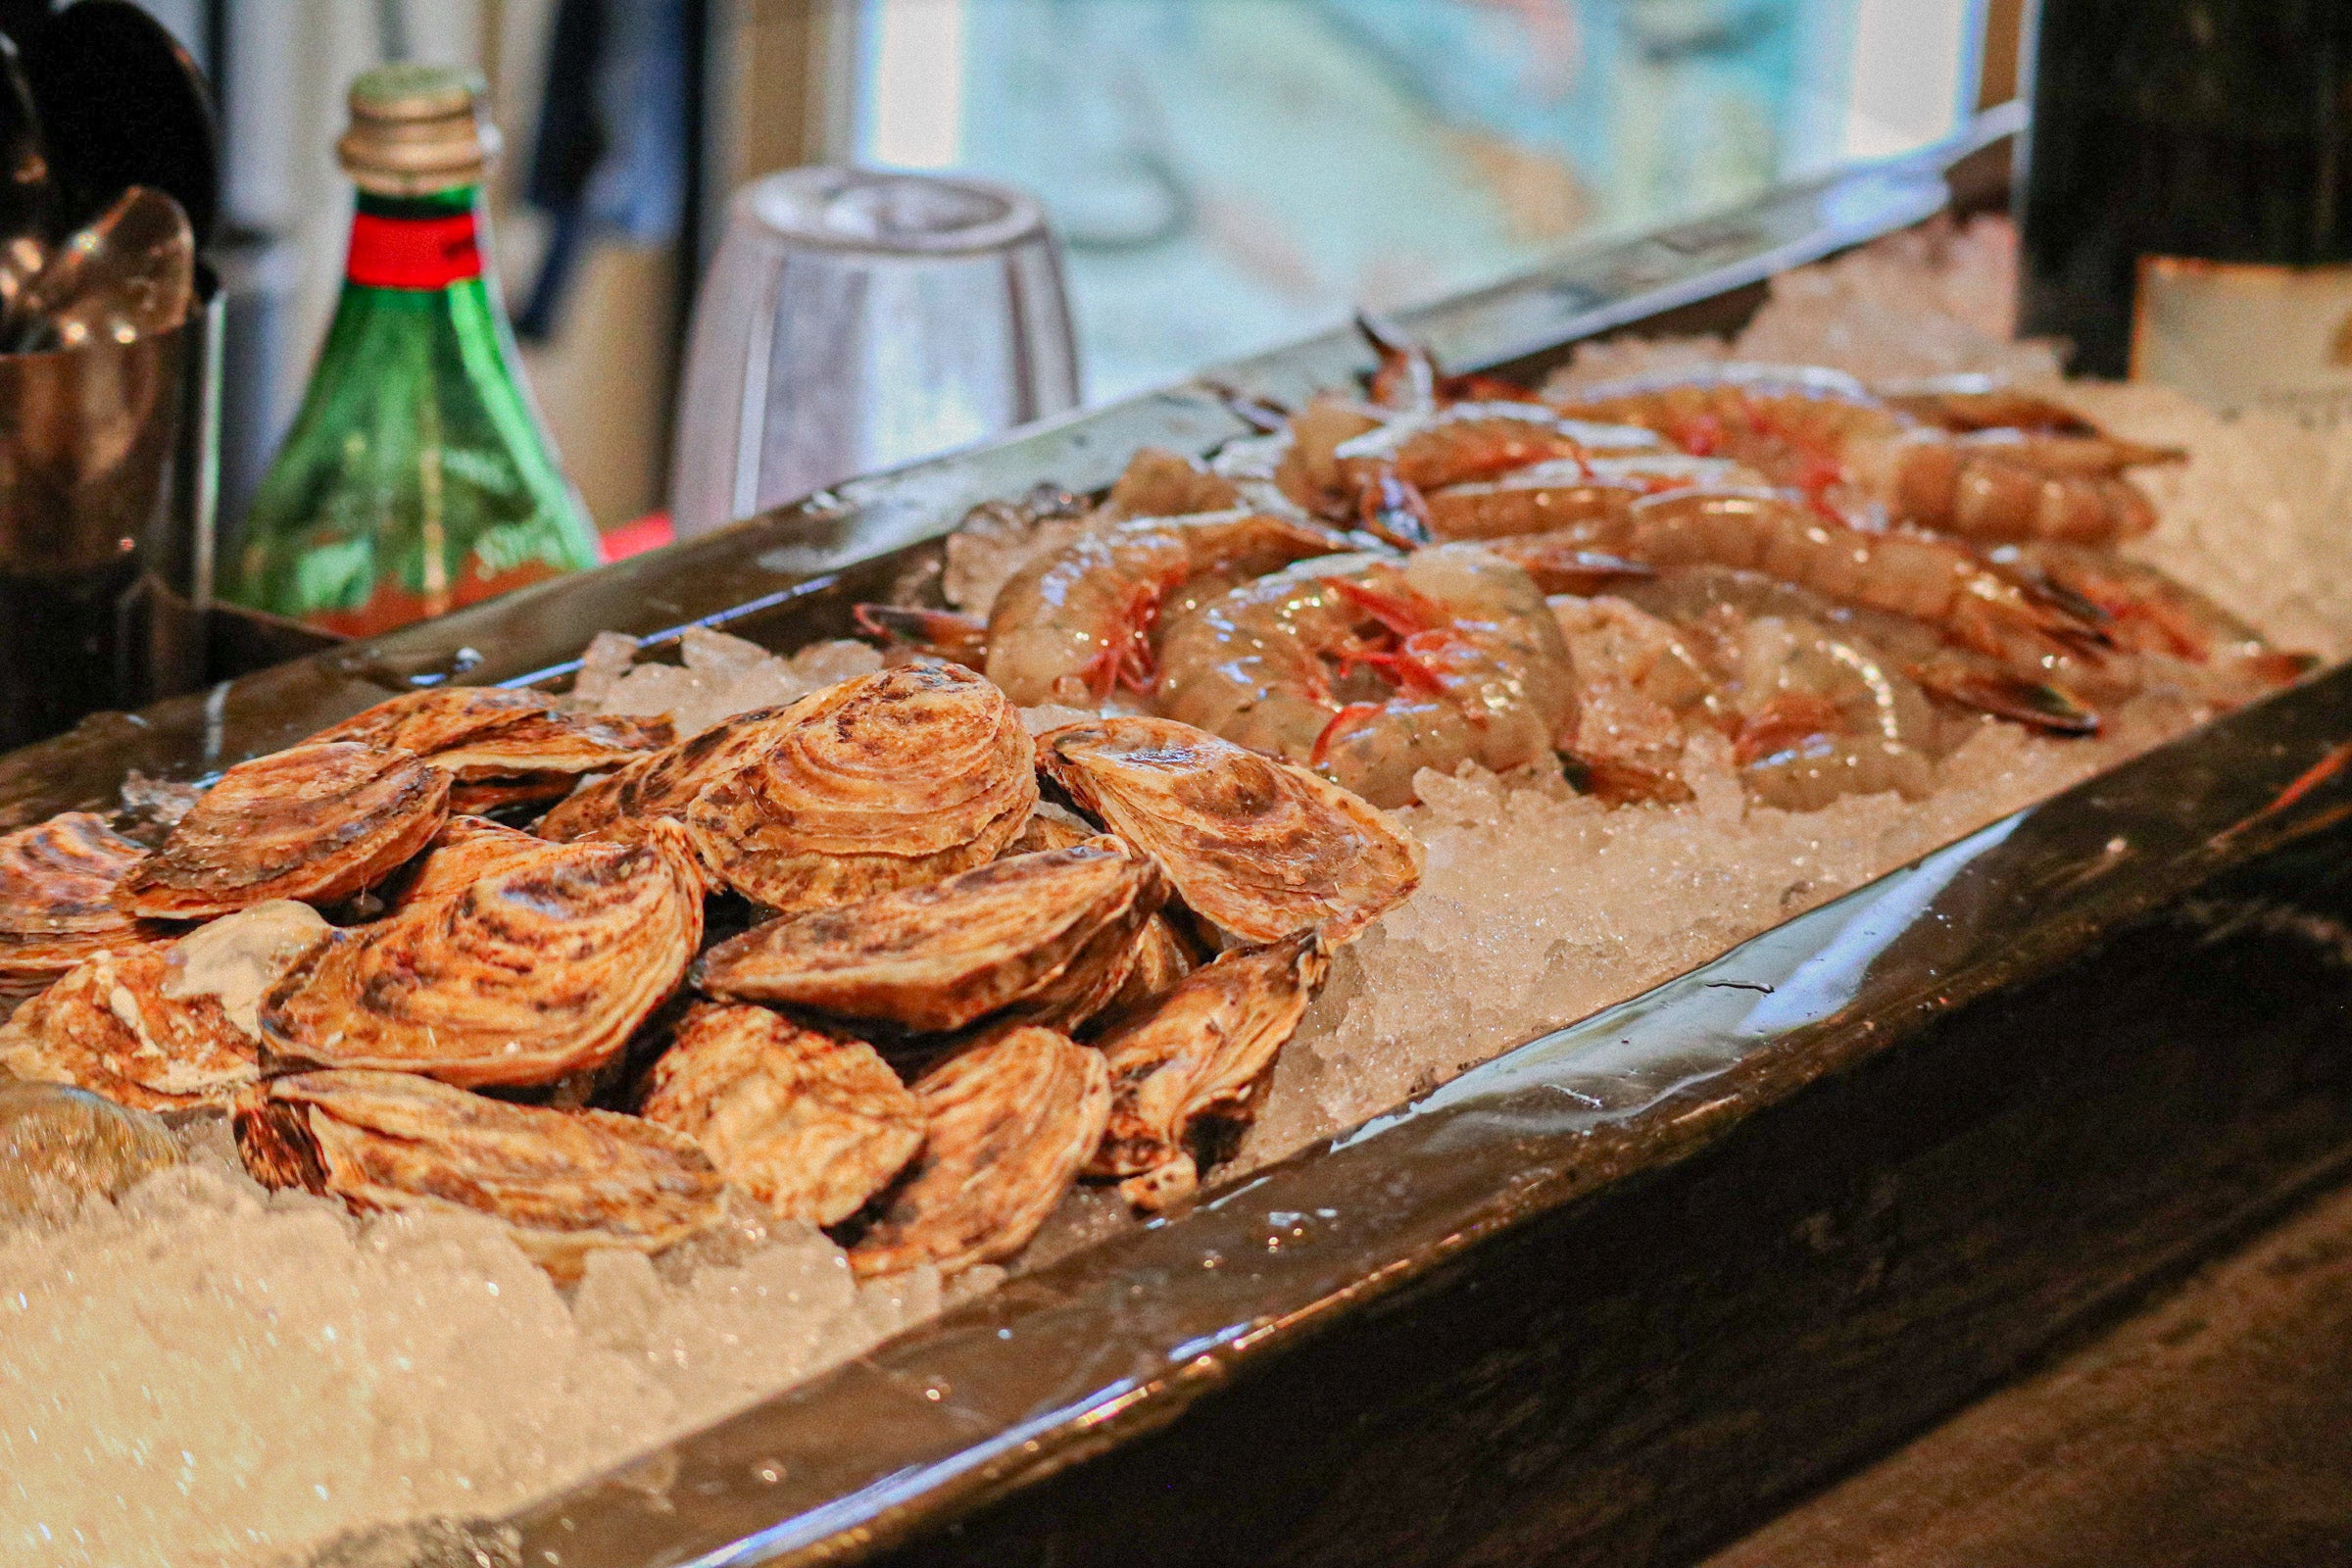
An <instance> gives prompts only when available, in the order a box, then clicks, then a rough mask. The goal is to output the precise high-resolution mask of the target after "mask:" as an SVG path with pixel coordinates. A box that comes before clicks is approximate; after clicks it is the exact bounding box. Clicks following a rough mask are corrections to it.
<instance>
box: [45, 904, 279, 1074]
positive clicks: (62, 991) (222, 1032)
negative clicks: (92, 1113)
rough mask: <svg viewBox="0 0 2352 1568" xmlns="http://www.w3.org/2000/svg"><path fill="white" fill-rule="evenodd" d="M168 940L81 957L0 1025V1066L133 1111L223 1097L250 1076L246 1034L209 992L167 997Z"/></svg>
mask: <svg viewBox="0 0 2352 1568" xmlns="http://www.w3.org/2000/svg"><path fill="white" fill-rule="evenodd" d="M172 973H173V971H172V962H171V957H170V947H169V945H167V944H164V943H146V944H142V945H139V946H135V947H127V948H124V949H123V950H122V951H120V952H113V951H110V952H106V953H101V954H98V955H97V956H93V957H90V958H87V959H84V960H83V961H82V962H81V963H80V964H79V965H78V966H77V967H75V968H74V969H73V972H71V973H70V974H68V975H66V976H65V978H63V979H61V980H59V981H58V982H57V983H56V984H55V985H53V986H51V987H50V988H49V989H48V990H46V991H44V992H42V993H41V994H40V995H39V996H37V997H35V998H33V999H32V1000H31V1001H30V1002H27V1003H25V1005H23V1006H21V1007H19V1008H18V1009H17V1012H16V1016H15V1017H13V1018H11V1019H10V1020H9V1021H8V1023H7V1024H6V1025H5V1026H0V1066H6V1067H7V1068H8V1070H9V1071H11V1072H13V1073H15V1074H16V1075H17V1076H18V1077H20V1078H29V1079H35V1080H45V1081H48V1082H51V1083H64V1084H73V1085H74V1086H76V1087H78V1088H82V1089H87V1090H89V1091H91V1092H92V1093H93V1094H100V1095H104V1096H105V1097H106V1098H107V1099H109V1100H112V1101H114V1102H116V1103H119V1104H123V1105H129V1106H132V1107H134V1108H136V1109H139V1110H174V1109H182V1108H185V1107H188V1106H191V1105H201V1104H204V1103H208V1102H216V1101H221V1100H225V1099H227V1098H228V1097H229V1096H230V1095H232V1094H234V1093H235V1092H236V1091H237V1090H238V1089H239V1088H241V1087H243V1086H244V1085H246V1084H249V1083H251V1082H252V1081H253V1080H254V1079H255V1078H256V1077H258V1076H259V1075H260V1066H259V1064H258V1061H257V1059H256V1051H255V1042H254V1040H253V1037H252V1036H250V1035H248V1034H246V1033H245V1032H244V1031H243V1030H242V1029H239V1028H238V1027H237V1026H236V1024H235V1023H234V1022H233V1021H232V1020H231V1019H230V1018H229V1016H228V1013H227V1011H226V1009H224V1008H223V1007H222V1006H221V1001H220V999H219V998H218V997H213V996H192V997H187V998H173V997H171V996H168V995H167V994H166V987H167V986H168V985H169V984H170V983H171V980H172Z"/></svg>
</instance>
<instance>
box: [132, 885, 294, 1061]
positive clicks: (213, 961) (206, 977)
mask: <svg viewBox="0 0 2352 1568" xmlns="http://www.w3.org/2000/svg"><path fill="white" fill-rule="evenodd" d="M333 929H334V928H333V927H332V926H330V925H328V924H327V923H326V921H325V920H324V919H323V918H321V917H320V915H319V911H318V910H317V909H314V908H312V907H310V906H309V905H307V904H297V903H295V902H294V901H293V900H292V899H271V900H270V902H269V903H267V904H256V905H254V906H252V907H250V908H244V909H239V910H238V911H237V912H236V913H234V914H224V915H222V916H221V918H220V919H218V920H214V921H211V922H209V923H207V924H205V925H201V926H198V927H197V928H196V929H195V930H193V931H191V932H189V933H188V934H187V935H186V936H184V937H181V938H180V939H179V940H178V941H177V942H174V943H172V946H171V947H169V948H168V949H166V950H165V952H164V963H165V966H166V968H168V969H169V970H170V971H171V972H170V973H169V974H168V975H167V976H166V977H165V979H164V996H165V997H166V998H167V999H168V1000H170V1001H172V1002H188V1001H192V1000H193V999H195V998H197V997H211V998H212V999H213V1000H214V1001H216V1002H218V1003H219V1004H220V1005H221V1011H223V1012H225V1013H227V1014H228V1021H229V1022H230V1023H233V1024H235V1025H236V1026H237V1028H238V1029H239V1030H240V1031H242V1032H243V1033H244V1034H246V1035H248V1036H250V1037H252V1039H254V1040H255V1041H256V1042H259V1041H260V1039H261V1035H262V1026H261V1023H260V1021H259V1019H258V1018H257V1017H256V1014H257V1013H258V1012H259V1011H260V1009H261V1005H262V998H263V996H264V995H265V994H267V993H268V991H269V990H270V987H271V986H273V985H275V984H277V982H278V981H279V980H280V979H282V978H284V976H285V973H286V971H287V970H288V969H291V968H293V967H294V965H295V964H296V963H297V962H299V961H300V960H301V958H302V956H303V955H304V954H306V953H309V952H310V951H311V949H313V948H315V947H317V946H318V945H319V943H320V942H322V941H324V940H325V938H326V936H327V933H328V932H330V931H332V930H333Z"/></svg>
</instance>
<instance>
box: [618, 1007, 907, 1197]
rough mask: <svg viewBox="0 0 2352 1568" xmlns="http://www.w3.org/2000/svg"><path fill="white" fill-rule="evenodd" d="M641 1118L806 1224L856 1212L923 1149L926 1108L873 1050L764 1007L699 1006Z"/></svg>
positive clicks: (682, 1028) (660, 1066)
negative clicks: (677, 1136) (673, 1133)
mask: <svg viewBox="0 0 2352 1568" xmlns="http://www.w3.org/2000/svg"><path fill="white" fill-rule="evenodd" d="M643 1114H644V1116H645V1118H646V1119H647V1120H648V1121H655V1122H659V1123H661V1124H662V1126H664V1127H672V1128H675V1129H676V1130H677V1131H679V1132H681V1133H684V1134H686V1135H687V1136H688V1137H690V1138H692V1139H694V1141H695V1142H696V1143H698V1144H700V1145H701V1146H702V1148H703V1152H705V1153H707V1154H709V1155H710V1156H711V1163H713V1164H714V1165H716V1166H717V1167H718V1169H719V1173H720V1174H721V1175H723V1176H725V1177H726V1179H727V1180H728V1181H730V1182H732V1183H733V1184H734V1185H736V1186H737V1187H740V1188H742V1189H743V1190H744V1191H745V1192H747V1193H749V1194H751V1195H752V1196H753V1197H754V1198H756V1199H758V1200H759V1201H760V1202H762V1203H765V1204H766V1205H767V1206H768V1208H769V1209H770V1210H771V1211H772V1212H773V1213H775V1214H776V1215H777V1216H778V1217H779V1218H783V1219H797V1220H805V1221H807V1222H808V1223H809V1224H811V1225H833V1224H838V1223H839V1222H841V1221H842V1220H845V1219H847V1218H849V1217H850V1216H851V1215H852V1214H855V1213H857V1212H858V1209H860V1208H862V1207H863V1206H865V1201H866V1200H867V1199H869V1198H871V1197H873V1196H874V1194H876V1193H878V1192H880V1191H881V1190H882V1189H883V1188H884V1187H885V1186H887V1185H889V1183H890V1179H891V1178H892V1177H893V1176H896V1175H897V1174H898V1173H899V1172H900V1170H902V1169H903V1168H905V1166H906V1164H907V1161H908V1160H910V1159H912V1158H913V1157H914V1153H915V1151H916V1150H918V1149H920V1148H921V1147H922V1145H923V1112H922V1106H921V1105H920V1104H919V1103H917V1102H916V1100H915V1098H914V1096H913V1095H911V1094H909V1093H907V1086H906V1085H904V1084H902V1083H901V1082H899V1075H898V1074H897V1073H896V1072H893V1071H892V1070H891V1067H890V1063H888V1062H886V1061H884V1060H883V1059H882V1057H881V1055H880V1054H878V1053H876V1052H875V1050H874V1048H873V1047H871V1046H869V1045H866V1044H865V1043H864V1042H862V1041H858V1040H837V1039H834V1038H832V1037H830V1036H827V1035H821V1034H818V1033H817V1032H816V1031H814V1030H812V1029H804V1028H802V1027H801V1026H800V1025H798V1024H796V1023H793V1022H792V1021H790V1020H789V1019H786V1018H783V1017H780V1016H778V1015H777V1014H775V1013H772V1012H770V1011H768V1010H767V1009H766V1008H765V1007H748V1006H728V1005H714V1004H710V1003H703V1004H698V1005H696V1006H695V1007H694V1008H693V1009H692V1010H690V1011H689V1012H688V1013H687V1014H686V1016H685V1018H684V1019H683V1020H682V1021H681V1022H680V1023H679V1025H678V1034H677V1041H676V1043H675V1044H673V1045H672V1046H671V1047H670V1048H669V1050H668V1051H667V1052H666V1053H664V1054H662V1059H661V1060H660V1061H657V1062H655V1063H654V1070H653V1075H652V1086H651V1089H650V1092H649V1093H648V1094H647V1096H646V1099H645V1105H644V1107H643Z"/></svg>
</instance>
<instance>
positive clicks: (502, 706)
mask: <svg viewBox="0 0 2352 1568" xmlns="http://www.w3.org/2000/svg"><path fill="white" fill-rule="evenodd" d="M676 738H677V737H676V734H675V732H674V731H673V730H672V729H671V728H670V724H669V720H668V719H666V718H626V717H619V716H610V717H598V716H591V715H588V714H584V713H572V712H566V711H564V710H562V709H560V708H558V707H557V706H556V700H555V699H554V698H552V697H550V696H548V695H547V694H546V693H545V692H536V691H518V690H508V689H506V688H503V687H497V686H445V687H440V688H437V689H435V690H432V691H422V692H404V693H403V694H401V695H400V696H398V697H392V698H387V699H386V700H385V701H383V702H380V703H378V704H376V705H375V706H374V707H373V708H369V709H367V710H365V711H361V712H358V713H354V714H353V715H352V716H351V717H349V718H347V719H345V720H344V721H343V722H342V723H340V724H336V725H334V726H332V727H331V728H328V729H324V730H321V731H319V733H318V734H316V735H314V736H312V737H311V741H312V742H313V743H314V744H316V743H318V742H321V741H358V742H360V743H361V744H363V745H367V746H373V747H376V748H377V749H379V750H382V751H403V752H413V753H415V754H416V755H417V756H418V757H423V758H428V759H430V760H431V761H432V762H433V765H434V766H436V767H439V768H440V769H442V770H443V771H444V772H446V773H448V774H449V775H450V777H451V778H452V779H454V780H455V781H456V788H455V799H454V801H453V805H452V809H456V810H482V809H487V808H488V807H490V806H492V805H505V804H510V803H512V802H515V801H527V800H551V799H554V798H556V797H559V796H561V795H563V794H564V791H566V790H568V789H569V788H571V784H572V780H574V779H575V778H577V777H578V776H579V775H580V774H582V773H595V772H601V771H603V770H604V769H606V768H610V767H615V766H617V765H619V764H620V763H622V762H626V761H629V760H633V759H634V758H636V757H638V756H640V755H643V754H645V753H649V752H654V751H658V750H660V749H661V748H662V747H664V746H667V745H669V744H670V742H671V741H673V740H675V739H676Z"/></svg>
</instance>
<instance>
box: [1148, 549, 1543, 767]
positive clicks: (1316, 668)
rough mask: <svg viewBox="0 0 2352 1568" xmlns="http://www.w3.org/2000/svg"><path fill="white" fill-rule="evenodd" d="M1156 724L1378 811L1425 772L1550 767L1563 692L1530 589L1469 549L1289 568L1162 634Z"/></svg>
mask: <svg viewBox="0 0 2352 1568" xmlns="http://www.w3.org/2000/svg"><path fill="white" fill-rule="evenodd" d="M1155 706H1156V707H1157V709H1158V711H1160V712H1161V713H1162V714H1163V715H1165V716H1167V717H1170V718H1176V719H1181V720H1182V721H1184V722H1185V723H1188V724H1193V725H1196V726H1198V727H1199V728H1201V729H1206V730H1210V731H1213V732H1214V733H1216V734H1218V735H1222V736H1223V737H1225V738H1226V739H1227V740H1230V741H1234V742H1236V743H1237V744H1239V745H1243V746H1247V747H1250V748H1251V749H1253V750H1255V751H1260V752H1264V753H1267V754H1268V755H1270V756H1274V757H1279V758H1282V759H1284V760H1288V761H1294V762H1300V763H1304V764H1305V765H1307V766H1309V767H1312V768H1314V769H1315V770H1316V771H1317V772H1319V773H1321V774H1323V775H1324V776H1325V777H1326V778H1329V779H1331V780H1332V781H1333V782H1335V783H1337V784H1340V785H1342V786H1343V787H1345V788H1347V789H1349V790H1352V791H1354V792H1355V793H1356V794H1357V795H1359V796H1361V797H1363V798H1364V799H1365V800H1367V801H1370V802H1371V803H1372V804H1373V805H1375V806H1402V805H1404V804H1406V803H1407V802H1409V801H1411V800H1412V799H1413V795H1414V791H1413V775H1414V774H1415V773H1416V772H1418V771H1419V770H1420V769H1421V768H1424V767H1434V768H1437V769H1439V770H1440V771H1442V772H1447V771H1451V770H1452V769H1453V768H1454V767H1455V766H1456V765H1457V764H1458V763H1460V762H1462V761H1464V760H1470V761H1475V762H1478V763H1480V764H1482V765H1483V766H1486V767H1489V768H1493V769H1495V770H1496V771H1501V770H1503V769H1506V768H1512V767H1518V766H1522V765H1524V764H1526V763H1529V762H1537V761H1543V760H1547V759H1549V758H1550V757H1551V755H1552V743H1553V739H1554V737H1555V736H1556V735H1557V734H1558V733H1559V731H1560V729H1561V727H1562V726H1563V725H1564V724H1566V723H1567V722H1568V720H1569V719H1570V718H1571V717H1572V716H1573V715H1574V712H1575V709H1576V687H1575V680H1574V674H1573V671H1572V669H1571V666H1570V664H1569V661H1568V655H1567V649H1566V648H1565V646H1564V645H1563V644H1562V643H1561V641H1560V630H1559V626H1558V624H1557V623H1556V622H1555V621H1554V620H1553V619H1552V617H1551V613H1550V612H1549V611H1548V610H1547V609H1546V608H1545V606H1544V599H1543V596H1542V595H1541V594H1540V593H1538V592H1537V591H1536V587H1535V584H1534V583H1532V582H1530V581H1529V580H1528V578H1527V574H1526V573H1524V572H1522V571H1520V570H1519V569H1518V568H1516V567H1514V566H1511V565H1509V564H1506V563H1504V562H1502V561H1499V560H1497V559H1496V558H1495V557H1494V556H1492V555H1490V554H1488V553H1487V552H1486V551H1484V550H1482V549H1480V548H1478V547H1477V546H1475V545H1433V546H1431V547H1429V548H1428V549H1425V550H1420V551H1416V552H1414V553H1413V554H1412V555H1410V556H1408V557H1405V558H1403V559H1401V560H1398V559H1397V558H1395V557H1392V556H1388V555H1375V554H1355V555H1346V556H1334V557H1329V558H1326V559H1323V560H1318V561H1302V562H1299V564H1296V565H1293V566H1291V567H1290V568H1289V569H1287V570H1285V571H1281V572H1278V573H1276V574H1274V575H1272V576H1270V577H1266V578H1263V579H1260V580H1259V581H1256V582H1250V583H1245V584H1243V585H1242V586H1240V587H1238V588H1235V589H1233V590H1232V591H1231V592H1229V593H1227V594H1225V595H1223V596H1222V597H1221V598H1218V599H1214V600H1211V601H1209V602H1208V603H1206V604H1204V605H1202V606H1201V607H1200V608H1199V609H1198V610H1197V611H1195V612H1194V613H1191V614H1190V615H1187V616H1185V617H1183V618H1182V619H1179V620H1176V621H1174V622H1173V623H1172V624H1171V625H1170V626H1169V628H1168V632H1167V636H1166V638H1165V640H1164V642H1163V643H1162V646H1161V649H1160V680H1159V687H1158V691H1157V693H1156V697H1155Z"/></svg>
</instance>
